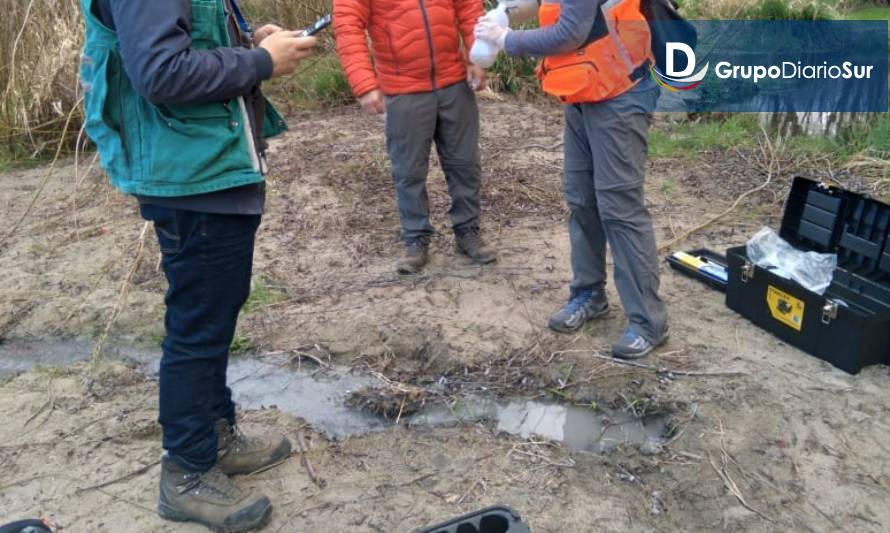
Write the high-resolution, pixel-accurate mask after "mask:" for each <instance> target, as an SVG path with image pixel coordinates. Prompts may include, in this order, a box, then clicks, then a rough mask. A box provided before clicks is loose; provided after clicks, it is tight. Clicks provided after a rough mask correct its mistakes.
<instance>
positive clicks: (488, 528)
mask: <svg viewBox="0 0 890 533" xmlns="http://www.w3.org/2000/svg"><path fill="white" fill-rule="evenodd" d="M416 533H531V529H530V528H529V527H528V525H527V524H526V523H525V522H523V521H522V519H521V518H520V517H519V514H518V513H517V512H516V511H514V510H513V509H510V508H509V507H504V506H496V507H486V508H485V509H482V510H480V511H476V512H474V513H470V514H466V515H463V516H460V517H458V518H455V519H453V520H449V521H447V522H443V523H441V524H437V525H435V526H432V527H427V528H424V529H421V530H419V531H417V532H416Z"/></svg>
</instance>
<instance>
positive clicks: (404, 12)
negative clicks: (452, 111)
mask: <svg viewBox="0 0 890 533" xmlns="http://www.w3.org/2000/svg"><path fill="white" fill-rule="evenodd" d="M481 16H482V0H334V32H335V34H336V38H337V52H338V53H339V54H340V63H341V64H342V65H343V70H344V72H346V78H347V80H349V85H350V86H351V87H352V90H353V92H354V93H355V95H356V96H362V95H364V94H366V93H368V92H370V91H372V90H374V89H378V88H379V89H381V90H382V91H383V92H384V93H385V94H387V95H394V94H405V93H418V92H428V91H431V90H433V89H436V88H440V87H445V86H447V85H451V84H454V83H457V82H459V81H463V80H465V79H466V75H467V66H466V60H465V56H466V54H465V52H464V51H462V50H461V44H460V40H461V38H463V44H464V46H465V47H466V50H469V48H470V47H471V46H473V28H474V27H475V25H476V21H477V20H478V19H479V17H481ZM366 32H367V33H366ZM367 36H370V40H371V48H370V49H369V48H368V39H367ZM371 50H373V55H374V63H372V62H371ZM375 67H376V71H375Z"/></svg>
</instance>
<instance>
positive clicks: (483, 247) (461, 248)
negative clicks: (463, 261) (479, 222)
mask: <svg viewBox="0 0 890 533" xmlns="http://www.w3.org/2000/svg"><path fill="white" fill-rule="evenodd" d="M454 243H455V245H456V246H457V251H458V252H459V253H462V254H464V255H465V256H467V257H469V258H470V259H472V260H473V261H475V262H476V263H479V264H480V265H486V264H488V263H494V262H495V261H497V260H498V256H497V255H496V254H495V252H494V250H493V249H492V248H491V247H490V246H488V245H487V244H485V241H484V240H482V235H481V233H479V230H478V229H474V230H469V231H463V232H460V233H458V232H455V234H454Z"/></svg>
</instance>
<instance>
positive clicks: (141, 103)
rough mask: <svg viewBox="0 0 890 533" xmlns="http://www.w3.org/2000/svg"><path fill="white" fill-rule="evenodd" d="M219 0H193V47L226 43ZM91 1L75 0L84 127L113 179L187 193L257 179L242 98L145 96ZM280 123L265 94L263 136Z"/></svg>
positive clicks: (146, 190) (157, 192)
mask: <svg viewBox="0 0 890 533" xmlns="http://www.w3.org/2000/svg"><path fill="white" fill-rule="evenodd" d="M138 1H142V0H138ZM223 1H224V0H192V33H191V37H192V48H193V49H196V50H206V49H213V48H220V47H225V46H231V43H230V39H229V32H228V27H227V23H226V15H225V8H224V5H223ZM92 3H93V0H81V6H82V8H83V18H84V21H85V23H86V42H85V44H84V51H83V58H82V62H81V69H80V77H81V84H82V85H83V87H84V109H85V114H86V131H87V134H88V135H89V136H90V138H91V139H92V140H93V142H95V143H96V146H97V148H98V150H99V159H100V161H101V163H102V166H103V168H104V169H105V171H106V173H107V174H108V176H109V178H110V179H111V182H112V184H113V185H114V186H115V187H117V188H118V189H120V190H121V191H123V192H126V193H131V194H141V195H147V196H185V195H191V194H200V193H205V192H211V191H218V190H222V189H228V188H232V187H237V186H239V185H246V184H249V183H257V182H260V181H262V180H263V173H262V168H261V161H260V157H259V154H258V152H257V149H256V147H255V146H254V144H255V143H254V139H253V135H252V134H251V131H250V124H249V123H248V118H247V112H246V103H245V101H244V99H243V98H237V99H234V100H231V101H228V102H218V103H210V104H200V105H155V104H152V103H151V102H148V101H147V100H145V99H144V98H142V97H141V96H139V94H138V93H137V92H136V91H135V90H134V89H133V87H132V85H131V84H130V80H129V78H128V77H127V75H126V73H125V72H124V70H123V66H122V62H121V57H120V46H119V41H118V38H117V35H116V34H115V33H114V32H113V31H112V30H111V29H109V28H107V27H106V26H105V25H103V24H102V22H101V21H100V20H98V18H96V17H95V15H93V10H92ZM285 129H286V125H285V123H284V120H282V118H281V116H280V115H279V114H278V113H277V112H276V111H275V109H274V108H273V107H272V106H271V104H269V103H268V102H267V103H266V117H265V122H264V124H263V128H262V134H263V136H264V137H272V136H274V135H277V134H279V133H281V132H282V131H284V130H285Z"/></svg>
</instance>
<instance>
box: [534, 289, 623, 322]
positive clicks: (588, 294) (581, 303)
mask: <svg viewBox="0 0 890 533" xmlns="http://www.w3.org/2000/svg"><path fill="white" fill-rule="evenodd" d="M608 312H609V302H608V301H606V296H605V295H604V294H603V293H602V292H601V291H595V290H594V289H581V290H579V291H577V292H575V294H574V295H572V297H571V298H569V301H568V302H567V303H566V304H565V305H564V306H563V308H562V309H560V310H559V312H557V313H556V314H555V315H553V316H552V317H550V321H549V322H548V323H547V325H548V326H549V327H550V329H552V330H553V331H558V332H560V333H571V332H573V331H578V330H579V329H580V328H581V326H583V325H584V324H585V323H586V322H588V321H590V320H593V319H594V318H599V317H601V316H603V315H605V314H606V313H608Z"/></svg>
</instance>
